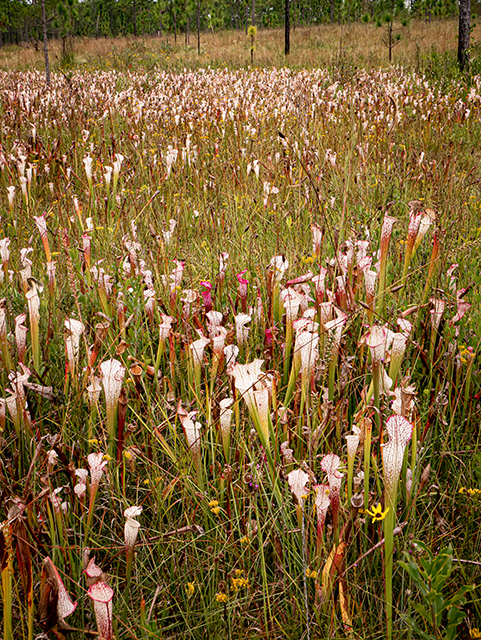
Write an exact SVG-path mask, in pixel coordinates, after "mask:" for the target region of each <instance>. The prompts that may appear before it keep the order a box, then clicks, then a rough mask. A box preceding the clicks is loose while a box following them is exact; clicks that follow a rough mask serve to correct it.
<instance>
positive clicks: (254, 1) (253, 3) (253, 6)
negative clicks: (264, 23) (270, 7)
mask: <svg viewBox="0 0 481 640" xmlns="http://www.w3.org/2000/svg"><path fill="white" fill-rule="evenodd" d="M251 20H252V24H253V25H254V27H255V26H256V0H252V19H251Z"/></svg>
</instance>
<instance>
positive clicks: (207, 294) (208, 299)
mask: <svg viewBox="0 0 481 640" xmlns="http://www.w3.org/2000/svg"><path fill="white" fill-rule="evenodd" d="M200 284H201V286H203V287H205V291H201V294H202V298H203V299H204V307H205V311H206V313H208V312H209V311H210V310H211V309H212V293H211V291H212V283H211V282H209V281H208V280H203V281H202V282H201V283H200Z"/></svg>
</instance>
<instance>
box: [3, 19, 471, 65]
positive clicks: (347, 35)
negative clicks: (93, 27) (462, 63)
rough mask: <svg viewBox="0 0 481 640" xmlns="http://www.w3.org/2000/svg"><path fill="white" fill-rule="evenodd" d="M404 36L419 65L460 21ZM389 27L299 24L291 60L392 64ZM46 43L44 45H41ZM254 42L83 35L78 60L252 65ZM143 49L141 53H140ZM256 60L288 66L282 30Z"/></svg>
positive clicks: (8, 51) (225, 37)
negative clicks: (385, 30)
mask: <svg viewBox="0 0 481 640" xmlns="http://www.w3.org/2000/svg"><path fill="white" fill-rule="evenodd" d="M401 33H402V39H401V41H400V43H399V45H398V46H397V47H396V48H395V49H394V52H393V62H394V64H402V65H404V66H416V65H418V64H419V60H420V59H422V58H423V56H424V57H425V56H427V55H428V54H429V53H430V52H432V51H436V52H437V53H438V54H441V55H442V54H444V53H445V52H449V51H450V52H455V50H456V37H457V20H455V19H453V20H438V21H433V22H431V23H425V22H422V21H413V22H412V23H411V24H410V25H409V26H408V27H407V28H405V29H403V30H402V32H401ZM383 35H384V33H383V30H382V29H381V28H378V27H376V26H374V25H372V24H368V25H364V24H351V25H342V26H338V25H321V26H315V27H311V28H307V27H306V28H297V29H295V30H293V31H292V34H291V55H290V57H289V59H288V61H287V62H288V64H289V65H292V66H295V67H315V66H326V65H329V64H331V63H332V61H333V60H338V59H339V58H342V59H343V60H349V61H351V62H352V64H355V65H357V66H361V67H369V68H373V67H374V68H376V67H379V66H386V65H387V64H388V52H387V48H386V47H385V45H384V44H383V42H382V38H383ZM480 39H481V25H480V26H477V27H476V28H475V29H474V32H473V42H477V41H479V40H480ZM40 45H41V43H40ZM49 46H50V53H51V59H52V63H53V66H54V67H55V65H56V64H58V63H59V61H60V42H58V41H52V42H50V43H49ZM249 47H250V43H249V39H248V38H247V36H246V35H245V33H244V32H243V31H223V32H219V33H214V34H213V33H210V32H204V33H202V36H201V53H200V55H198V54H197V45H196V38H195V34H191V36H190V43H189V46H186V44H185V37H184V34H180V35H179V37H178V38H177V43H174V38H173V36H172V35H171V34H169V35H166V36H164V38H156V37H152V36H146V37H140V38H137V39H134V38H132V37H129V38H117V39H115V40H114V39H106V38H99V39H93V38H91V39H78V40H77V41H76V43H75V52H76V54H75V63H76V65H80V66H85V67H87V68H95V67H97V66H99V65H101V66H102V64H103V63H105V62H106V63H107V65H108V61H109V57H110V59H112V54H115V56H116V57H117V60H118V59H119V58H121V59H123V60H124V61H125V62H126V65H131V66H133V67H135V66H137V65H138V64H140V65H142V64H145V54H147V55H148V56H151V58H150V60H151V62H152V64H155V63H156V62H158V63H159V64H161V65H162V67H163V68H168V67H174V68H176V67H179V66H182V65H185V66H187V67H202V66H208V65H209V64H211V65H215V66H233V67H240V66H246V65H248V64H249V63H250V49H249ZM136 53H137V57H136ZM255 64H258V65H262V66H264V65H269V66H283V65H285V64H286V58H285V56H284V42H283V31H282V29H270V30H262V29H260V30H259V31H258V32H257V42H256V51H255ZM0 68H3V69H32V68H36V69H42V68H43V52H42V50H41V48H39V49H37V50H36V49H35V47H34V46H33V45H24V46H21V47H4V48H3V49H1V50H0Z"/></svg>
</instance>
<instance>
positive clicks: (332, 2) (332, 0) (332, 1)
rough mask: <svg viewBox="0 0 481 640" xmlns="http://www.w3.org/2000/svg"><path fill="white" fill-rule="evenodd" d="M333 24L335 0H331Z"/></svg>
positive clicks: (332, 21)
mask: <svg viewBox="0 0 481 640" xmlns="http://www.w3.org/2000/svg"><path fill="white" fill-rule="evenodd" d="M331 24H334V0H331Z"/></svg>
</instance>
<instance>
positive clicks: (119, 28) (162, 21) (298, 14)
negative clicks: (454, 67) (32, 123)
mask: <svg viewBox="0 0 481 640" xmlns="http://www.w3.org/2000/svg"><path fill="white" fill-rule="evenodd" d="M43 2H44V4H45V16H46V30H47V37H48V38H59V39H62V40H63V42H64V45H65V47H66V48H67V47H68V40H69V38H72V37H74V36H85V37H116V36H126V35H139V36H140V35H164V34H165V33H169V34H172V35H173V36H174V38H176V37H177V36H178V35H179V34H180V33H188V32H189V30H190V31H194V30H195V29H198V28H200V29H203V30H206V29H209V30H213V31H215V30H219V29H247V27H248V26H249V25H251V24H253V25H255V26H257V27H261V28H270V27H277V26H281V25H283V24H284V19H285V8H286V0H81V1H80V0H43ZM480 5H481V0H480V2H478V3H472V5H471V8H472V10H474V11H476V9H477V8H478V7H479V6H480ZM457 12H458V2H457V1H456V0H414V2H413V3H412V5H411V6H410V7H409V8H408V7H406V5H405V3H404V2H403V1H402V0H290V23H291V28H292V27H293V28H295V27H296V26H306V25H310V24H320V23H329V22H337V23H348V22H350V21H359V20H364V21H368V20H372V21H375V22H376V21H382V22H386V18H389V17H392V16H394V15H395V16H398V17H399V19H400V20H406V19H409V18H411V17H418V18H422V19H425V20H432V19H434V18H439V17H454V16H455V15H457ZM42 34H43V26H42V0H0V45H5V44H21V43H32V44H34V45H38V43H39V42H40V41H42V39H43V35H42Z"/></svg>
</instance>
